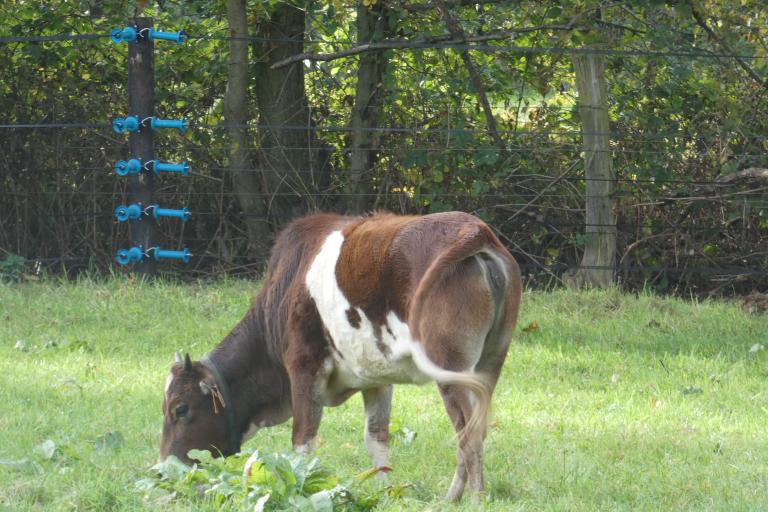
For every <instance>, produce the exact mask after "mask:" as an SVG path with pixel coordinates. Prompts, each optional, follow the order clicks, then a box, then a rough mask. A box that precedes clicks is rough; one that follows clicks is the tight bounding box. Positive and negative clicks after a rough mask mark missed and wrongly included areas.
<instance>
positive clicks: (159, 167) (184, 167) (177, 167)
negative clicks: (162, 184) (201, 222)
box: [152, 160, 189, 176]
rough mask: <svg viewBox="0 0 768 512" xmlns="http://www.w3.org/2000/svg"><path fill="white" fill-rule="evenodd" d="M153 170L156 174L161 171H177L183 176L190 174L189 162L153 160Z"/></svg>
mask: <svg viewBox="0 0 768 512" xmlns="http://www.w3.org/2000/svg"><path fill="white" fill-rule="evenodd" d="M152 170H154V171H155V174H158V173H160V172H177V173H179V174H181V175H182V176H189V163H187V162H181V163H179V164H172V163H163V162H161V161H160V160H152Z"/></svg>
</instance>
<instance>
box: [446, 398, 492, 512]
mask: <svg viewBox="0 0 768 512" xmlns="http://www.w3.org/2000/svg"><path fill="white" fill-rule="evenodd" d="M437 387H438V389H439V390H440V395H441V396H442V397H443V403H444V404H445V409H446V411H448V416H449V417H450V418H451V423H452V424H453V428H454V429H455V430H456V435H457V437H458V443H459V446H458V448H457V449H456V472H455V473H454V475H453V481H452V482H451V486H450V487H449V488H448V494H447V495H446V498H447V499H449V500H451V501H458V500H460V499H461V496H462V495H463V494H464V488H465V486H466V484H467V478H468V476H470V475H471V477H472V482H471V483H470V486H471V488H472V489H473V490H476V491H478V492H479V491H482V489H483V455H482V449H483V439H482V438H480V439H471V438H470V436H469V433H468V432H467V430H466V428H465V427H466V426H467V420H468V419H469V417H470V416H471V414H472V401H471V399H470V398H469V394H468V391H467V390H466V389H465V388H463V387H461V386H456V385H445V384H439V385H438V386H437ZM475 437H477V436H475Z"/></svg>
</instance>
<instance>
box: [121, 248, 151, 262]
mask: <svg viewBox="0 0 768 512" xmlns="http://www.w3.org/2000/svg"><path fill="white" fill-rule="evenodd" d="M143 257H144V252H143V251H142V250H141V249H139V248H138V247H131V248H130V249H120V250H119V251H117V256H116V257H115V259H116V260H117V262H118V263H119V264H120V265H127V264H129V263H138V262H140V261H141V259H142V258H143Z"/></svg>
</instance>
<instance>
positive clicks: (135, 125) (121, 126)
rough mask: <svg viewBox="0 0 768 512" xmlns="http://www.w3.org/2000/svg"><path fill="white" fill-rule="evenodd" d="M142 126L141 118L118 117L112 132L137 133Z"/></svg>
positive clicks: (113, 123)
mask: <svg viewBox="0 0 768 512" xmlns="http://www.w3.org/2000/svg"><path fill="white" fill-rule="evenodd" d="M140 125H141V123H140V122H139V118H138V117H136V116H127V117H125V118H122V117H118V118H116V119H115V120H114V121H112V130H114V132H115V133H125V132H136V131H138V130H139V126H140Z"/></svg>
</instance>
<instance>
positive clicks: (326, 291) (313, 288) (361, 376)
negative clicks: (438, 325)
mask: <svg viewBox="0 0 768 512" xmlns="http://www.w3.org/2000/svg"><path fill="white" fill-rule="evenodd" d="M343 243H344V236H343V235H342V233H341V231H334V232H333V233H331V234H330V235H329V236H328V237H327V238H326V239H325V242H324V243H323V245H322V247H321V249H320V251H319V252H318V254H317V256H315V258H314V260H313V261H312V264H311V265H310V267H309V269H308V270H307V276H306V284H307V289H308V290H309V294H310V296H311V297H312V299H313V300H314V301H315V305H316V306H317V310H318V312H319V313H320V317H321V319H322V320H323V323H324V324H325V327H326V329H328V333H329V334H330V336H331V338H332V339H333V343H334V345H335V347H336V349H337V350H338V352H339V353H338V354H337V353H335V352H333V364H334V372H333V374H332V375H331V380H332V382H330V383H329V387H330V388H331V389H329V392H331V393H332V392H333V391H338V390H340V389H344V388H347V389H349V388H357V389H362V388H366V387H373V386H379V385H384V384H391V383H396V382H416V383H423V382H427V381H428V380H430V378H429V377H428V376H426V375H424V374H423V373H422V372H421V371H420V370H419V368H418V367H417V365H415V364H414V362H413V361H412V360H411V357H410V356H411V350H412V347H414V346H415V342H414V340H413V339H412V338H411V334H410V330H409V329H408V326H407V325H406V324H405V323H403V322H401V321H400V320H399V319H398V318H397V315H395V314H394V313H393V312H392V313H390V314H389V315H388V317H387V325H386V326H381V329H380V330H381V343H383V344H384V345H386V346H387V347H388V348H389V353H388V354H385V353H383V352H382V351H381V350H380V349H379V347H378V346H377V343H376V341H377V340H376V334H375V329H374V325H373V323H371V321H370V320H369V319H368V317H367V316H366V315H365V313H364V312H363V311H361V310H360V309H357V312H358V314H359V315H360V325H359V326H358V327H357V328H355V327H353V326H352V325H351V324H350V323H349V319H348V317H347V310H349V309H351V305H350V303H349V301H348V300H347V298H346V297H345V296H344V293H343V292H342V291H341V288H339V284H338V281H337V279H336V262H337V261H338V259H339V255H340V253H341V246H342V245H343ZM387 327H389V329H387ZM390 331H391V334H390Z"/></svg>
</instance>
